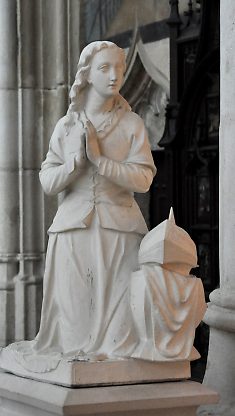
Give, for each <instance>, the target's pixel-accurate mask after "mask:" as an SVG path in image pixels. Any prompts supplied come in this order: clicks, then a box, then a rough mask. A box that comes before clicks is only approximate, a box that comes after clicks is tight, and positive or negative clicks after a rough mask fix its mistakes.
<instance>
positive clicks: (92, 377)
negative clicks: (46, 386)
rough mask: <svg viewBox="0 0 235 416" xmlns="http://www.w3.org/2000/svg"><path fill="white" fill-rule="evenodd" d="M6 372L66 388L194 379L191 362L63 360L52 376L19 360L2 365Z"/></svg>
mask: <svg viewBox="0 0 235 416" xmlns="http://www.w3.org/2000/svg"><path fill="white" fill-rule="evenodd" d="M1 368H2V369H3V370H4V371H5V372H9V373H13V374H15V375H17V376H20V377H25V378H30V379H34V380H38V381H42V382H46V383H52V384H58V385H61V386H66V387H79V386H81V387H84V386H98V385H101V386H105V385H121V384H136V383H151V382H158V381H169V380H185V379H188V378H190V376H191V372H190V361H186V360H185V361H171V362H166V361H165V362H152V361H144V360H139V359H133V358H131V359H120V360H105V361H96V362H95V361H94V362H91V361H90V362H87V361H72V362H71V361H67V360H61V361H60V363H59V364H58V366H57V368H56V369H54V370H51V371H49V372H44V373H36V372H31V371H28V370H26V369H25V368H23V367H22V366H21V365H20V364H19V363H17V362H16V361H15V360H9V361H8V362H6V360H2V361H1Z"/></svg>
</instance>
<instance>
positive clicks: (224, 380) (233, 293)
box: [202, 0, 235, 416]
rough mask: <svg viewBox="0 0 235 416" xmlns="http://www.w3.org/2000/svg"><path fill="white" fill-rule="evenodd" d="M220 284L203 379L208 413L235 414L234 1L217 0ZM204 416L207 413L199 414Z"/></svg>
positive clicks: (213, 297) (210, 317)
mask: <svg viewBox="0 0 235 416" xmlns="http://www.w3.org/2000/svg"><path fill="white" fill-rule="evenodd" d="M220 3H221V121H220V241H219V243H220V279H221V280H220V288H219V289H216V290H215V291H214V292H212V293H211V295H210V303H209V307H208V311H207V313H206V316H205V319H204V321H205V322H206V323H207V324H208V325H209V326H210V344H209V354H208V363H207V370H206V375H205V379H204V383H205V384H206V385H208V386H210V387H213V388H214V389H215V390H217V391H218V393H219V394H220V395H221V400H220V404H219V405H218V406H215V407H214V408H213V409H212V410H210V412H211V413H210V415H212V414H214V415H226V416H229V415H231V416H232V415H235V188H234V166H235V141H234V132H235V82H234V78H235V3H234V1H233V0H227V1H221V2H220ZM202 414H207V413H202Z"/></svg>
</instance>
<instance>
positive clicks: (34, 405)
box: [0, 371, 218, 416]
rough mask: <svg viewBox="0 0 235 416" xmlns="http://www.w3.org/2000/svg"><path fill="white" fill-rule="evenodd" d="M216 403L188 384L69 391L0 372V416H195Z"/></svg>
mask: <svg viewBox="0 0 235 416" xmlns="http://www.w3.org/2000/svg"><path fill="white" fill-rule="evenodd" d="M93 375H94V376H95V374H93ZM217 401H218V395H217V394H216V393H215V392H213V391H212V390H210V389H208V388H207V387H205V386H202V385H201V384H199V383H195V382H192V381H188V380H187V381H174V382H164V383H151V384H135V385H127V386H106V387H102V386H99V387H83V388H79V389H69V388H66V387H61V386H55V385H52V384H47V383H39V382H38V381H35V380H27V379H22V378H20V377H16V376H14V375H12V374H6V373H5V374H4V373H1V371H0V414H1V416H26V415H34V416H36V415H37V416H39V415H40V416H66V415H74V416H88V415H89V416H113V415H115V416H185V415H187V416H196V411H197V408H198V406H200V405H202V404H203V405H205V404H211V403H216V402H217Z"/></svg>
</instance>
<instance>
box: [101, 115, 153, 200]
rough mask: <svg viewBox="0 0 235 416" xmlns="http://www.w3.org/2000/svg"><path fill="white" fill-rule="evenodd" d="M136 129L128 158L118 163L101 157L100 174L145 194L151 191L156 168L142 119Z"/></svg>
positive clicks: (126, 187)
mask: <svg viewBox="0 0 235 416" xmlns="http://www.w3.org/2000/svg"><path fill="white" fill-rule="evenodd" d="M136 127H137V128H136V129H135V130H136V131H135V133H134V134H132V144H131V148H130V152H129V155H128V158H127V159H126V160H124V161H122V162H117V161H115V160H111V159H108V158H106V157H105V156H101V159H100V163H99V167H98V173H99V174H100V175H103V176H105V177H106V178H108V179H109V180H110V181H112V182H114V183H116V184H117V185H120V186H122V187H123V188H125V189H128V190H129V191H132V192H140V193H144V192H147V191H148V190H149V187H150V185H151V183H152V180H153V177H154V175H155V174H156V167H155V165H154V162H153V158H152V154H151V150H150V146H149V142H148V138H147V134H146V130H145V127H144V124H143V121H142V120H141V119H138V124H137V126H136Z"/></svg>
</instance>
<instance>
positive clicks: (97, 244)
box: [0, 41, 205, 376]
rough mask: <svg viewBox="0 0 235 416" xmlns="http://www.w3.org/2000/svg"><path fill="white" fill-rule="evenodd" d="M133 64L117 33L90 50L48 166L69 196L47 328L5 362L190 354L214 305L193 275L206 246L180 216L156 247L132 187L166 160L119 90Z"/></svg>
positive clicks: (145, 183)
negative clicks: (182, 225)
mask: <svg viewBox="0 0 235 416" xmlns="http://www.w3.org/2000/svg"><path fill="white" fill-rule="evenodd" d="M124 71H125V55H124V51H123V50H122V49H120V48H119V47H117V46H116V45H115V44H113V43H111V42H107V41H102V42H101V41H100V42H93V43H91V44H89V45H88V46H87V47H86V48H85V49H84V50H83V51H82V53H81V56H80V60H79V63H78V71H77V74H76V78H75V82H74V84H73V86H72V88H71V92H70V98H71V104H70V106H69V109H68V112H67V114H66V116H65V117H63V118H62V119H60V120H59V121H58V123H57V125H56V127H55V130H54V132H53V135H52V138H51V141H50V146H49V151H48V153H47V156H46V159H45V161H44V162H43V163H42V168H41V171H40V181H41V184H42V187H43V190H44V191H45V193H47V194H48V195H56V194H59V193H63V200H62V203H61V204H60V206H59V208H58V211H57V213H56V216H55V218H54V221H53V223H52V225H51V227H50V228H49V243H48V249H47V256H46V266H45V276H44V291H43V305H42V314H41V324H40V329H39V332H38V334H37V336H36V338H35V340H33V341H21V342H17V343H14V344H11V345H10V346H8V347H7V348H4V349H3V350H2V351H1V353H0V367H1V368H3V369H5V370H8V371H12V372H15V373H16V374H21V371H20V370H19V369H20V367H22V368H24V370H25V371H28V372H29V374H30V372H32V373H34V374H36V373H46V372H50V371H53V370H55V369H56V368H57V366H58V364H59V363H60V362H61V361H63V360H65V361H66V360H73V359H76V360H81V361H82V360H90V361H100V360H104V361H105V360H115V359H120V358H131V357H137V358H142V359H146V360H153V361H164V360H166V361H167V360H182V359H190V354H191V350H192V345H193V339H194V331H195V328H196V326H197V325H198V323H199V321H200V320H201V318H202V315H203V312H204V306H205V301H204V296H203V293H202V290H201V286H200V285H201V282H200V280H199V279H196V278H192V277H185V273H186V274H188V272H189V269H190V268H191V267H193V266H195V264H196V251H195V247H194V246H193V242H192V241H191V239H190V238H189V236H188V235H187V234H186V233H185V232H184V231H183V230H181V231H180V232H179V228H178V227H176V226H175V225H174V227H173V230H174V232H175V231H176V234H172V235H173V237H174V238H175V240H176V245H174V244H172V245H170V242H169V243H167V244H168V245H167V250H163V246H161V247H160V248H157V245H158V242H159V241H165V240H164V237H165V234H164V232H165V229H164V230H163V228H164V227H163V226H162V225H159V226H158V227H156V229H154V230H152V231H151V232H149V233H147V232H148V230H147V227H146V224H145V221H144V219H143V216H142V214H141V212H140V210H139V208H138V205H137V204H136V202H135V200H134V196H133V194H134V192H147V191H148V189H149V187H150V185H151V182H152V179H153V176H154V175H155V172H156V169H155V166H154V163H153V159H152V156H151V151H150V147H149V143H148V139H147V136H146V131H145V128H144V124H143V121H142V120H141V118H140V117H139V116H138V115H137V114H135V113H133V112H132V111H131V109H130V107H129V105H128V103H127V102H126V101H125V99H124V98H123V97H122V96H121V95H120V94H119V90H120V88H121V85H122V82H123V74H124ZM169 221H172V220H169ZM163 224H164V223H163ZM167 224H168V223H167ZM163 231H164V232H163ZM146 233H147V235H146V236H145V238H144V239H143V236H144V235H145V234H146ZM184 233H185V234H184ZM172 235H171V237H172ZM186 235H187V237H186ZM182 236H183V237H182ZM142 239H143V240H142ZM141 240H142V243H141ZM140 243H141V245H140ZM161 244H162V243H161ZM182 244H183V246H182ZM192 247H193V249H192ZM139 249H140V252H139ZM192 251H193V254H192ZM163 253H164V254H163ZM166 253H167V254H166ZM138 255H139V262H138ZM162 255H163V256H164V258H161V256H162ZM166 256H167V258H168V257H169V259H168V260H167V259H166ZM139 265H140V266H141V270H138V269H139ZM179 265H180V267H179ZM130 294H131V297H130ZM14 361H15V362H16V363H17V371H16V370H14V368H16V367H14ZM24 375H26V376H27V373H25V372H24Z"/></svg>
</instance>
